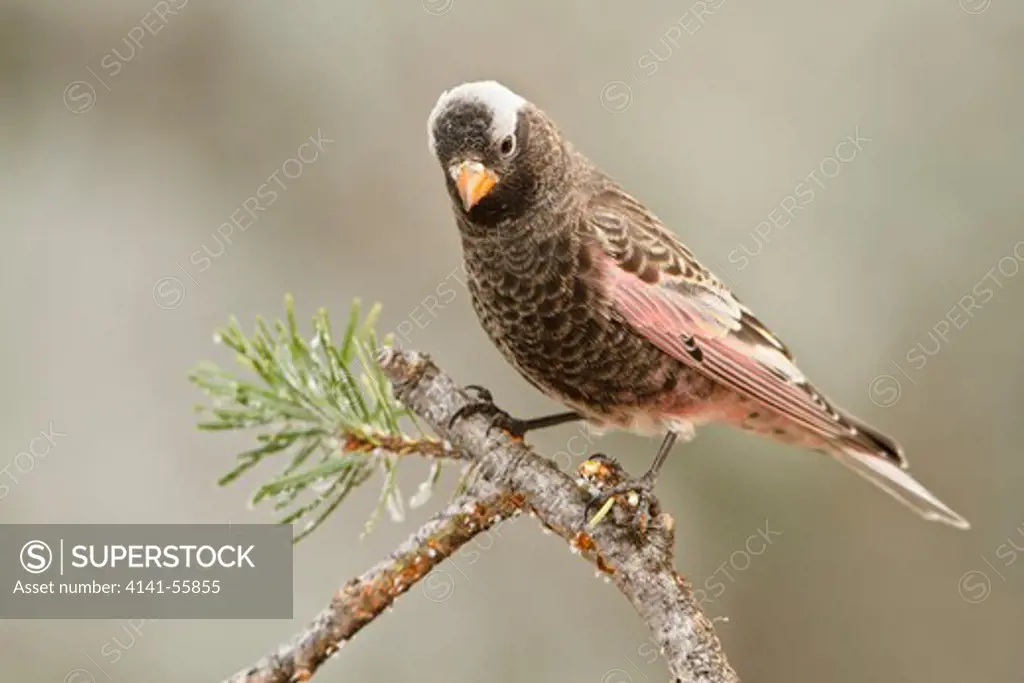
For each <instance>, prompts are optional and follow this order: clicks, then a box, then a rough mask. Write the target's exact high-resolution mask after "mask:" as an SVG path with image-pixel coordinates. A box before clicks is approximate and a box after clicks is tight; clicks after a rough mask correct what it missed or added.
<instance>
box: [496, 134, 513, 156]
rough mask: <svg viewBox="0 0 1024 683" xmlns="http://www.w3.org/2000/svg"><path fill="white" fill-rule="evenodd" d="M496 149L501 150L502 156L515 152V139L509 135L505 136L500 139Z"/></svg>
mask: <svg viewBox="0 0 1024 683" xmlns="http://www.w3.org/2000/svg"><path fill="white" fill-rule="evenodd" d="M498 149H499V150H501V154H502V156H506V157H507V156H509V155H510V154H512V152H514V151H516V139H515V138H514V137H512V136H511V135H506V136H505V137H503V138H502V139H501V144H500V145H499V146H498Z"/></svg>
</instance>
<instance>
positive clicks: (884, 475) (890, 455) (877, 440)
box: [833, 418, 971, 529]
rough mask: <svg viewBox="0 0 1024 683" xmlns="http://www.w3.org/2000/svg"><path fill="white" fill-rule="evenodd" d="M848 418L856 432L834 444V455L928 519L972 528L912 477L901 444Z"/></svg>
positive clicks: (953, 525)
mask: <svg viewBox="0 0 1024 683" xmlns="http://www.w3.org/2000/svg"><path fill="white" fill-rule="evenodd" d="M849 419H850V422H851V423H853V424H854V425H855V426H856V428H857V433H856V434H855V435H854V436H851V437H849V438H848V439H844V440H842V441H840V442H837V443H836V444H835V445H834V448H833V454H834V455H835V457H836V459H837V460H839V462H841V463H843V464H844V465H846V466H847V467H849V468H850V469H851V470H853V471H854V472H856V473H857V474H859V475H860V476H862V477H864V478H865V479H867V480H868V481H870V482H871V483H872V484H874V485H875V486H877V487H878V488H880V489H882V490H883V491H885V492H886V493H888V494H889V495H891V496H892V497H893V498H895V499H896V500H898V501H900V502H901V503H903V504H904V505H906V506H907V507H909V508H910V509H911V510H913V511H914V512H916V513H917V514H919V515H921V516H922V517H924V518H925V519H929V520H932V521H936V522H942V523H944V524H948V525H950V526H952V527H956V528H957V529H969V528H971V525H970V523H969V522H968V521H967V520H966V519H964V518H963V517H961V516H960V515H959V514H957V513H956V512H954V511H953V510H952V509H950V507H949V506H948V505H946V504H945V503H943V502H942V501H941V500H939V499H938V498H936V497H935V496H934V495H933V494H932V492H931V491H929V490H928V489H926V488H925V487H924V486H922V485H921V484H920V483H918V481H917V480H916V479H914V478H913V477H912V476H910V473H909V472H907V471H906V467H907V463H906V460H905V459H904V457H903V451H902V450H901V449H900V447H899V444H897V443H896V442H895V441H893V440H892V439H890V438H889V437H887V436H885V435H884V434H880V433H878V432H876V431H875V430H873V429H871V428H870V427H868V426H867V425H864V424H862V423H860V422H858V421H856V420H853V419H852V418H849Z"/></svg>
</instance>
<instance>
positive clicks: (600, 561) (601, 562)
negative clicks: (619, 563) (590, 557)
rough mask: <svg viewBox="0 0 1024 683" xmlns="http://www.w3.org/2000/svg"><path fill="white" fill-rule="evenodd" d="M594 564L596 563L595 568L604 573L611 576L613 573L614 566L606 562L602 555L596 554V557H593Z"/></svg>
mask: <svg viewBox="0 0 1024 683" xmlns="http://www.w3.org/2000/svg"><path fill="white" fill-rule="evenodd" d="M594 564H596V565H597V568H598V569H599V570H601V571H602V572H604V573H605V574H607V575H608V576H611V575H612V574H614V573H615V568H614V567H612V566H611V565H610V564H608V562H607V560H605V559H604V556H603V555H598V556H597V557H595V558H594Z"/></svg>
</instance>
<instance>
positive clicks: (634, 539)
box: [228, 349, 738, 683]
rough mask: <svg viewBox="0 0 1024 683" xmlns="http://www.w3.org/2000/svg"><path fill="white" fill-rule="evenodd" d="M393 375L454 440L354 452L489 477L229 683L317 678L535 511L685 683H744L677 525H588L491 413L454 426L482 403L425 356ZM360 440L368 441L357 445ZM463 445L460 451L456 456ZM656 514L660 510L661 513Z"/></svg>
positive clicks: (392, 361) (595, 466)
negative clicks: (440, 575)
mask: <svg viewBox="0 0 1024 683" xmlns="http://www.w3.org/2000/svg"><path fill="white" fill-rule="evenodd" d="M379 360H380V363H381V367H382V368H383V370H384V372H385V373H386V374H387V375H388V376H389V377H390V378H391V380H392V382H393V383H394V385H395V392H396V395H397V396H398V398H399V399H400V400H401V401H402V402H403V403H405V405H406V406H408V407H409V408H410V409H411V410H412V411H414V412H415V413H417V414H418V415H419V416H420V417H422V418H423V419H424V420H426V421H427V422H429V423H430V424H431V425H432V426H433V427H434V428H435V429H436V430H437V432H438V433H439V434H441V435H442V436H444V437H447V439H448V441H446V442H443V443H437V444H435V445H432V446H429V447H417V446H418V445H419V444H415V443H413V442H407V441H401V443H399V442H393V443H391V442H389V443H384V442H383V441H382V440H380V439H377V438H374V439H372V440H370V441H366V442H365V443H363V442H362V441H359V442H358V443H356V442H352V443H349V444H348V446H350V447H352V448H353V449H354V450H360V449H362V450H367V451H370V450H375V449H382V450H388V447H389V446H390V447H397V450H398V451H408V452H409V453H410V454H411V453H417V454H420V455H426V456H428V457H431V456H433V457H441V458H443V457H455V458H457V459H470V460H473V461H475V464H476V475H477V480H476V481H475V482H474V483H472V484H471V485H470V487H469V490H468V491H467V493H466V495H464V496H462V497H460V498H459V499H458V500H456V501H455V502H453V503H452V504H450V505H449V506H447V507H446V508H445V510H444V511H442V512H441V513H440V514H438V515H436V516H435V517H434V518H433V519H431V520H430V521H429V522H428V523H427V524H426V525H424V526H423V528H421V529H420V530H419V531H418V532H416V533H415V534H413V535H412V536H411V537H410V538H409V539H408V540H407V541H406V542H405V543H404V544H402V546H401V547H400V548H398V550H396V551H395V552H394V553H392V555H391V556H390V557H389V558H388V559H386V560H384V561H382V562H380V563H378V564H377V566H375V567H373V568H372V569H370V570H369V571H367V572H366V573H364V574H363V575H362V576H360V577H358V578H355V579H353V580H351V581H349V582H348V583H347V584H346V585H345V586H344V587H343V588H342V589H341V590H339V591H338V592H337V593H336V594H335V596H334V598H333V599H332V600H331V604H330V605H329V606H328V607H327V608H326V609H325V610H324V611H323V612H321V613H320V614H319V615H318V616H317V617H316V618H315V619H314V620H313V621H312V622H311V623H310V624H309V626H308V627H307V628H306V629H305V630H304V631H303V632H302V633H300V634H299V635H298V636H296V637H295V638H294V639H293V640H292V642H290V643H288V644H286V645H283V646H282V647H280V648H279V649H278V650H277V652H275V653H274V654H271V655H269V656H267V657H264V658H263V659H262V660H261V661H260V662H258V663H257V664H255V665H254V666H253V667H251V668H249V669H247V670H244V671H240V672H238V673H237V674H235V675H234V676H233V677H231V678H230V679H228V680H229V681H231V682H232V683H243V682H245V683H291V682H294V681H306V680H309V679H310V678H311V677H312V675H313V674H314V673H315V672H316V671H317V669H318V668H319V667H320V666H321V665H322V664H323V663H324V662H325V661H327V659H329V658H330V657H331V656H332V655H334V654H335V653H336V652H338V650H339V649H340V648H341V647H342V646H343V645H344V644H345V643H346V642H347V641H348V640H349V639H351V638H352V637H353V636H354V635H355V634H356V633H357V632H359V630H360V629H362V628H363V627H364V626H366V625H367V624H368V623H370V622H371V621H372V620H373V619H375V618H376V617H377V616H378V615H380V614H381V613H382V612H383V611H384V610H385V609H386V608H387V607H389V606H390V605H391V604H392V603H393V602H394V601H395V599H396V598H397V597H398V596H399V595H401V594H402V593H404V592H406V591H407V590H409V588H410V587H411V586H413V585H414V584H415V583H416V582H418V581H420V580H422V579H423V578H425V577H426V576H427V575H428V574H429V573H430V571H431V570H432V569H433V568H434V567H435V566H437V565H438V564H440V563H441V562H443V561H444V560H445V559H446V558H447V557H449V556H450V555H451V554H452V553H453V552H455V551H456V550H458V549H459V548H460V547H461V546H462V545H464V544H465V543H467V542H468V541H469V540H471V539H472V538H473V537H474V536H476V535H477V534H479V533H482V532H484V531H486V530H487V529H488V528H490V527H491V526H493V525H494V524H496V523H498V522H499V521H501V520H503V519H506V518H508V517H511V516H513V515H514V514H516V513H517V512H519V511H520V510H521V509H522V508H523V507H524V506H526V507H529V508H530V509H531V510H532V512H533V513H534V514H535V515H536V517H537V518H538V519H539V520H540V522H541V523H542V524H544V525H545V526H546V527H548V528H550V529H551V530H553V531H554V532H555V533H557V534H559V535H560V536H562V537H563V538H565V539H566V540H567V541H568V542H569V544H570V546H571V547H572V548H574V549H575V550H577V551H578V552H579V553H580V554H581V555H582V556H583V557H584V558H586V559H588V560H590V561H591V562H593V563H594V564H595V565H596V566H597V568H598V569H599V570H600V571H602V572H604V573H606V574H607V575H609V576H610V577H611V578H612V580H613V582H614V583H615V585H616V586H617V587H618V588H619V590H620V591H622V593H623V594H624V595H625V596H626V597H627V598H628V599H629V601H630V602H631V603H632V604H633V606H634V607H635V608H636V610H637V612H639V614H640V616H641V617H642V618H643V619H644V621H645V622H646V623H647V625H648V627H649V628H650V630H651V633H652V635H653V637H654V640H655V642H656V643H658V645H659V646H660V647H661V653H662V656H663V657H664V658H665V660H666V662H667V664H668V668H669V671H670V673H671V674H672V677H673V680H675V681H679V682H680V683H684V682H685V683H691V682H693V683H697V682H699V683H735V682H736V681H738V678H737V676H736V673H735V672H734V671H733V669H732V668H731V667H730V666H729V663H728V661H727V660H726V657H725V653H724V652H723V651H722V646H721V643H720V642H719V640H718V637H717V635H716V634H715V631H714V627H713V625H712V622H711V620H710V619H708V618H707V617H706V616H705V615H704V613H703V612H702V611H701V610H700V606H699V604H698V602H697V600H696V598H695V597H694V594H693V589H692V587H691V586H690V584H689V582H688V581H686V579H684V578H683V577H682V576H681V575H680V574H679V573H678V572H676V570H675V568H674V566H673V557H672V545H673V535H672V528H673V522H672V518H671V517H670V516H669V515H666V514H656V516H655V517H654V518H653V519H652V520H650V523H649V524H648V525H647V527H646V528H645V529H644V530H643V531H642V532H641V533H638V532H637V529H636V528H635V527H634V526H632V525H631V524H624V523H622V522H623V521H624V520H626V519H631V518H632V515H631V513H629V512H628V511H623V510H620V509H619V508H616V511H615V512H616V514H615V515H613V517H614V520H607V521H605V522H602V523H601V524H599V525H598V526H597V527H596V528H593V529H591V528H587V527H586V515H587V513H588V504H589V503H590V502H591V496H590V493H589V492H587V491H585V490H584V489H583V488H581V487H580V486H579V484H578V483H577V481H576V480H574V479H573V478H572V477H570V476H569V475H567V474H564V473H562V472H561V471H559V470H558V468H557V467H555V466H554V464H553V463H552V462H551V461H550V460H548V459H546V458H543V457H541V456H539V455H537V454H536V453H534V452H533V451H532V450H530V449H529V448H528V447H527V446H526V445H525V444H524V443H523V442H521V441H519V440H516V439H513V438H512V437H510V436H508V435H507V434H505V433H504V432H502V431H501V430H497V429H490V420H489V419H488V418H487V417H485V416H482V415H479V414H478V415H475V416H467V417H465V418H463V419H456V420H455V421H454V423H452V424H451V426H450V427H449V423H450V422H451V421H452V420H453V418H454V417H455V416H456V414H457V413H458V411H459V409H460V408H462V407H463V406H465V405H466V404H467V403H469V402H470V398H469V397H468V396H467V395H466V394H465V393H464V392H463V391H462V390H461V389H460V388H459V387H458V386H456V384H455V383H454V381H453V380H452V379H451V377H449V376H448V375H446V374H444V373H443V372H441V370H440V369H439V368H438V367H437V366H436V365H435V364H434V363H433V362H432V361H431V360H430V359H429V358H428V357H427V356H425V355H423V354H419V353H416V352H403V351H396V350H393V349H385V350H384V351H383V352H382V354H381V357H380V359H379ZM357 441H358V440H357ZM453 445H454V448H453ZM580 471H581V474H583V475H584V478H585V479H586V480H588V481H589V482H590V483H591V484H592V485H595V486H596V487H597V488H598V489H601V488H604V487H607V486H613V485H615V484H616V483H618V482H619V481H620V480H621V479H622V478H623V477H624V476H625V473H624V472H623V471H622V470H621V468H619V466H618V465H617V464H616V463H614V462H612V461H608V460H601V461H597V460H594V459H592V460H590V461H588V462H586V463H584V464H583V465H582V466H581V468H580ZM653 508H654V511H656V510H657V505H656V504H655V505H654V506H653Z"/></svg>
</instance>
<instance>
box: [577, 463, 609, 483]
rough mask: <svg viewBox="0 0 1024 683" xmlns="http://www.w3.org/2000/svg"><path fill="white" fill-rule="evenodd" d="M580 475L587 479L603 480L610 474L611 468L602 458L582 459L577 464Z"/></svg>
mask: <svg viewBox="0 0 1024 683" xmlns="http://www.w3.org/2000/svg"><path fill="white" fill-rule="evenodd" d="M578 471H579V473H580V476H583V477H586V478H587V479H600V480H605V479H608V478H610V477H611V476H612V468H610V467H609V466H608V463H607V462H605V461H603V460H584V461H583V462H581V463H580V466H579V470H578Z"/></svg>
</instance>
